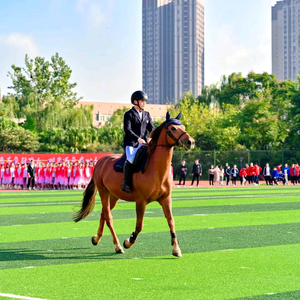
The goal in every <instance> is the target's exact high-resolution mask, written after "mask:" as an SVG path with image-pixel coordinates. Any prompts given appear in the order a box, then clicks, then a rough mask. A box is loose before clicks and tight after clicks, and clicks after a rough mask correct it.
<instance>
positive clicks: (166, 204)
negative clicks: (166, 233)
mask: <svg viewBox="0 0 300 300" xmlns="http://www.w3.org/2000/svg"><path fill="white" fill-rule="evenodd" d="M159 204H160V205H161V206H162V209H163V212H164V214H165V217H166V219H167V221H168V225H169V228H170V233H171V245H172V246H173V251H172V255H174V256H177V257H182V254H181V250H180V248H179V243H178V239H177V236H176V232H175V221H174V218H173V214H172V199H171V197H167V198H164V199H161V200H160V201H159Z"/></svg>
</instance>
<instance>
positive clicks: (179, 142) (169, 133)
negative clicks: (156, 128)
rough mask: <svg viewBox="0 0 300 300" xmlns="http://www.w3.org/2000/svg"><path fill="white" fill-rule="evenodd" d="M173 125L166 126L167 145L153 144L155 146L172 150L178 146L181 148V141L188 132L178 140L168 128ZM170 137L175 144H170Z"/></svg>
mask: <svg viewBox="0 0 300 300" xmlns="http://www.w3.org/2000/svg"><path fill="white" fill-rule="evenodd" d="M171 124H172V123H170V124H166V125H165V130H166V135H165V137H166V143H165V144H153V145H154V146H161V147H170V148H172V147H174V146H178V147H180V146H181V141H180V139H181V138H182V137H183V136H184V135H185V134H187V132H186V131H184V132H183V133H182V134H181V135H180V136H179V137H178V138H176V137H175V136H174V135H173V133H172V132H171V131H170V129H169V128H168V126H169V125H171ZM168 136H169V137H170V138H171V139H172V140H173V141H174V142H175V144H170V143H169V142H168ZM147 145H149V143H147Z"/></svg>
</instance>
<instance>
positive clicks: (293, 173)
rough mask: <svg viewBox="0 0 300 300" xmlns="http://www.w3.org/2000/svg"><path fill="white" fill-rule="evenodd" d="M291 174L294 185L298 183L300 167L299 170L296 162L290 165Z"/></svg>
mask: <svg viewBox="0 0 300 300" xmlns="http://www.w3.org/2000/svg"><path fill="white" fill-rule="evenodd" d="M290 176H291V181H292V185H295V184H297V177H298V176H299V169H298V170H297V166H296V165H295V164H292V166H291V167H290Z"/></svg>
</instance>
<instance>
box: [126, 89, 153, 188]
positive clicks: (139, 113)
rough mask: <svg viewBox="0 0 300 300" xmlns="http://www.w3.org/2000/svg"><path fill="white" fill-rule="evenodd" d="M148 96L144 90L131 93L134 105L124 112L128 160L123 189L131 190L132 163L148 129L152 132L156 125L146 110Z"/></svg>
mask: <svg viewBox="0 0 300 300" xmlns="http://www.w3.org/2000/svg"><path fill="white" fill-rule="evenodd" d="M147 100H148V96H147V94H146V93H145V92H143V91H136V92H134V93H133V94H132V95H131V103H132V104H133V105H134V106H133V107H132V108H131V109H130V110H129V111H127V112H126V113H125V114H124V131H125V137H124V148H125V153H126V161H125V164H124V169H123V170H124V182H123V185H122V191H123V192H126V193H130V192H131V188H132V186H131V178H132V164H133V162H134V158H135V155H136V153H137V151H138V149H139V148H140V147H141V146H142V145H143V144H146V141H147V131H148V132H152V131H153V130H154V125H153V123H152V119H151V116H150V114H149V112H147V111H144V107H145V105H146V101H147Z"/></svg>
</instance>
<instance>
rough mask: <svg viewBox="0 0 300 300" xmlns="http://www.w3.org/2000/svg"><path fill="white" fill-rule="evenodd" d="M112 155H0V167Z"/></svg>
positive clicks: (93, 158) (85, 159)
mask: <svg viewBox="0 0 300 300" xmlns="http://www.w3.org/2000/svg"><path fill="white" fill-rule="evenodd" d="M108 154H112V153H111V152H107V153H0V165H1V164H3V163H5V162H8V161H9V162H15V163H17V162H19V163H27V162H29V161H30V160H34V161H35V162H38V161H41V162H43V163H46V162H60V161H65V162H66V161H69V162H75V161H77V162H78V161H83V162H87V161H91V160H92V161H97V160H98V159H99V158H101V157H103V156H105V155H108Z"/></svg>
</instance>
